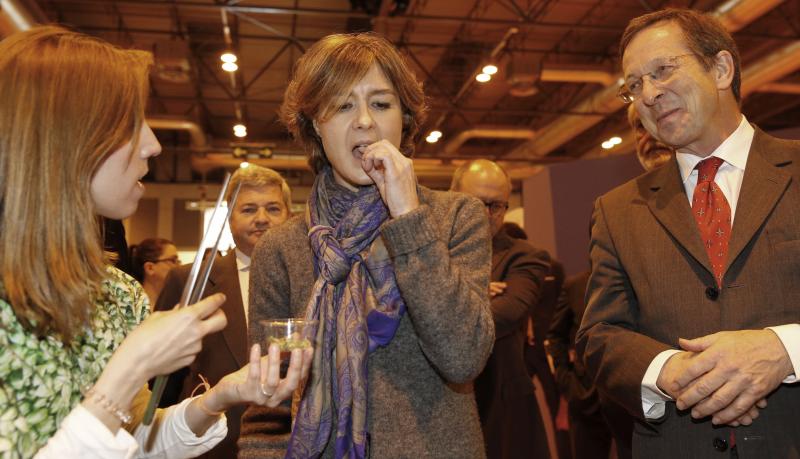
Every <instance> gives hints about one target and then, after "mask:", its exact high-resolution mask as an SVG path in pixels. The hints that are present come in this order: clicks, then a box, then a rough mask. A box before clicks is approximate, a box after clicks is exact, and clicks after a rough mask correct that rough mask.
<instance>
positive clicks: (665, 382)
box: [657, 329, 794, 427]
mask: <svg viewBox="0 0 800 459" xmlns="http://www.w3.org/2000/svg"><path fill="white" fill-rule="evenodd" d="M679 344H680V346H681V348H682V349H683V351H682V352H679V353H676V354H674V355H672V356H671V357H670V358H669V359H668V360H667V362H666V363H665V364H664V366H663V368H662V369H661V373H660V374H659V376H658V380H657V385H658V387H659V388H660V389H661V390H662V391H663V392H665V393H666V394H667V395H669V396H670V397H672V398H673V399H674V400H675V402H676V405H677V407H678V409H680V410H685V409H690V408H691V410H692V411H691V413H692V417H693V418H695V419H701V418H705V417H707V416H711V417H712V418H711V422H712V423H714V424H716V425H730V426H732V427H737V426H739V425H750V424H752V423H753V420H755V419H756V418H757V417H758V415H759V410H761V409H764V408H766V406H767V401H766V397H767V395H768V394H769V393H771V392H772V391H773V390H775V388H777V387H778V386H779V385H780V384H781V382H782V381H783V380H784V379H785V378H786V377H787V376H789V375H791V374H792V373H794V369H793V368H792V364H791V361H790V359H789V355H788V354H787V352H786V349H785V348H784V347H783V343H782V342H781V340H780V339H779V338H778V335H776V334H775V333H774V332H773V331H771V330H766V329H765V330H739V331H724V332H718V333H714V334H711V335H706V336H702V337H700V338H695V339H691V340H689V339H683V338H681V339H680V340H679Z"/></svg>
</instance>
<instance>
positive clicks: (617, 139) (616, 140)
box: [608, 136, 622, 145]
mask: <svg viewBox="0 0 800 459" xmlns="http://www.w3.org/2000/svg"><path fill="white" fill-rule="evenodd" d="M608 141H609V142H611V143H612V144H613V145H619V144H621V143H622V139H621V138H620V137H617V136H614V137H612V138H610V139H608Z"/></svg>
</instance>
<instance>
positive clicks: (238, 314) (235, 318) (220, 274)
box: [209, 251, 248, 367]
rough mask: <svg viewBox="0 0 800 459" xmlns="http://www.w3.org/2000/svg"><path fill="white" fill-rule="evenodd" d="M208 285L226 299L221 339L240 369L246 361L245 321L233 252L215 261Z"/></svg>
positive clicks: (223, 306)
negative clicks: (225, 319) (226, 321)
mask: <svg viewBox="0 0 800 459" xmlns="http://www.w3.org/2000/svg"><path fill="white" fill-rule="evenodd" d="M209 284H210V285H211V287H212V291H213V292H222V293H224V294H225V296H226V298H227V299H226V300H225V303H224V304H223V305H222V310H223V311H224V312H225V316H226V317H227V319H228V325H227V326H226V327H225V328H224V329H223V330H222V337H223V339H224V340H225V344H226V345H227V346H228V350H230V352H231V354H232V355H233V358H234V359H235V360H236V364H237V366H238V367H242V366H244V365H245V364H246V363H247V360H248V350H247V321H246V320H245V316H244V305H243V304H242V291H241V288H240V287H239V270H238V269H237V267H236V253H235V252H234V251H231V252H230V253H229V254H228V255H226V256H224V257H222V258H221V259H219V260H218V261H217V263H216V264H215V265H214V269H213V270H212V273H211V276H210V277H209Z"/></svg>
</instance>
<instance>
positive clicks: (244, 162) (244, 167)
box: [239, 161, 250, 169]
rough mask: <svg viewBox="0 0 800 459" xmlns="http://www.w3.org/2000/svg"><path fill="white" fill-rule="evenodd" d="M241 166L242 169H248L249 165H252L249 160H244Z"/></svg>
mask: <svg viewBox="0 0 800 459" xmlns="http://www.w3.org/2000/svg"><path fill="white" fill-rule="evenodd" d="M239 167H240V168H242V169H247V168H248V167H250V163H248V162H247V161H242V162H241V164H239Z"/></svg>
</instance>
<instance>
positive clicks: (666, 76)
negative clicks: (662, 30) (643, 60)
mask: <svg viewBox="0 0 800 459" xmlns="http://www.w3.org/2000/svg"><path fill="white" fill-rule="evenodd" d="M688 56H694V54H693V53H690V54H681V55H679V56H672V57H666V58H663V59H661V60H660V61H657V62H656V66H655V70H652V71H650V72H647V73H645V74H644V75H642V76H640V77H630V78H628V79H627V80H626V81H625V83H624V84H623V85H622V86H620V87H619V91H617V97H619V98H620V99H622V101H623V102H625V103H626V104H630V103H632V102H633V101H635V100H636V99H638V98H639V97H640V96H641V95H642V91H644V78H645V77H650V82H651V83H653V84H656V85H659V86H660V85H663V84H666V83H667V82H668V81H669V80H670V78H672V77H673V76H674V75H675V71H676V70H678V69H679V68H680V64H679V60H680V59H683V58H684V57H688Z"/></svg>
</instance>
